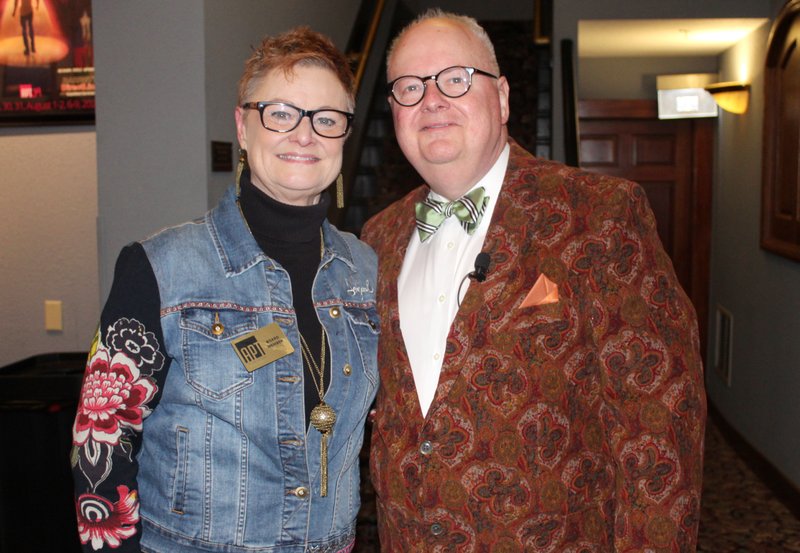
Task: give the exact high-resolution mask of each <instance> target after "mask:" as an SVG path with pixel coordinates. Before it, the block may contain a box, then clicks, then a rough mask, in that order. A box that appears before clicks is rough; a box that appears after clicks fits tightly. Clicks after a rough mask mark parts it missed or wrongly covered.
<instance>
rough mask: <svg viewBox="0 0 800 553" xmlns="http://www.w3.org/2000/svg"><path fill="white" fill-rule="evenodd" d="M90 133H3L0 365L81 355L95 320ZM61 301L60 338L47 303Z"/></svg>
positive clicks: (86, 129)
mask: <svg viewBox="0 0 800 553" xmlns="http://www.w3.org/2000/svg"><path fill="white" fill-rule="evenodd" d="M95 158H96V154H95V132H94V127H56V128H53V127H49V128H35V129H34V128H31V129H25V128H23V129H2V132H0V167H2V177H1V178H0V196H1V197H2V201H0V244H2V248H1V249H2V262H0V367H2V366H5V365H7V364H9V363H12V362H14V361H18V360H20V359H24V358H26V357H30V356H33V355H39V354H43V353H50V352H63V351H81V350H85V349H86V348H87V347H88V345H89V342H90V340H91V336H92V333H93V331H94V327H95V325H96V324H97V319H98V316H99V306H98V303H99V300H98V293H97V286H98V284H97V238H96V236H97V234H96V231H95V226H96V217H97V169H96V159H95ZM45 300H61V301H62V302H63V324H64V330H63V331H62V332H47V331H45V329H44V301H45Z"/></svg>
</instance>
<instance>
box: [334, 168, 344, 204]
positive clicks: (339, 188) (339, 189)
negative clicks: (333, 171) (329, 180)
mask: <svg viewBox="0 0 800 553" xmlns="http://www.w3.org/2000/svg"><path fill="white" fill-rule="evenodd" d="M336 207H338V208H339V209H342V208H343V207H344V179H343V178H342V174H341V173H339V176H338V177H336Z"/></svg>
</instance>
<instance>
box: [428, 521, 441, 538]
mask: <svg viewBox="0 0 800 553" xmlns="http://www.w3.org/2000/svg"><path fill="white" fill-rule="evenodd" d="M431 534H433V535H434V536H441V535H442V534H444V526H442V525H441V524H439V523H438V522H434V523H433V524H431Z"/></svg>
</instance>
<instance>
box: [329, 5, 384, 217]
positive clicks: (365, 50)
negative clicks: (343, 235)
mask: <svg viewBox="0 0 800 553" xmlns="http://www.w3.org/2000/svg"><path fill="white" fill-rule="evenodd" d="M366 1H367V0H365V2H366ZM374 4H375V6H374V9H373V11H372V16H371V18H370V21H369V24H368V27H367V31H366V34H365V36H364V40H363V44H362V48H361V52H360V55H359V57H358V65H357V67H356V69H355V79H356V109H355V117H354V119H353V126H352V131H351V133H350V136H349V137H348V138H347V142H346V143H345V146H344V157H343V160H342V177H343V184H344V200H345V206H347V205H348V204H349V200H350V197H351V192H352V190H353V183H354V182H355V178H356V173H357V171H358V165H359V160H360V157H361V150H362V147H363V144H364V136H365V134H366V130H367V125H368V124H369V120H368V119H369V108H370V104H371V103H372V97H373V94H374V93H375V87H376V86H378V83H381V82H382V81H383V75H380V68H381V66H382V64H383V56H384V53H385V51H386V47H387V45H388V43H389V40H390V38H391V37H390V32H391V28H392V22H393V19H394V13H395V11H396V9H397V4H398V0H377V1H375V2H374ZM358 31H359V29H356V30H355V32H358ZM351 42H352V40H351ZM344 214H345V209H336V207H335V206H332V207H331V210H330V212H329V213H328V218H329V219H330V221H331V222H332V223H333V224H334V225H337V226H341V223H342V221H343V218H344Z"/></svg>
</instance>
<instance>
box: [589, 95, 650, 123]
mask: <svg viewBox="0 0 800 553" xmlns="http://www.w3.org/2000/svg"><path fill="white" fill-rule="evenodd" d="M578 117H579V118H580V119H608V118H610V117H613V118H615V119H657V118H658V104H657V103H656V101H655V100H580V101H579V102H578Z"/></svg>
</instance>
